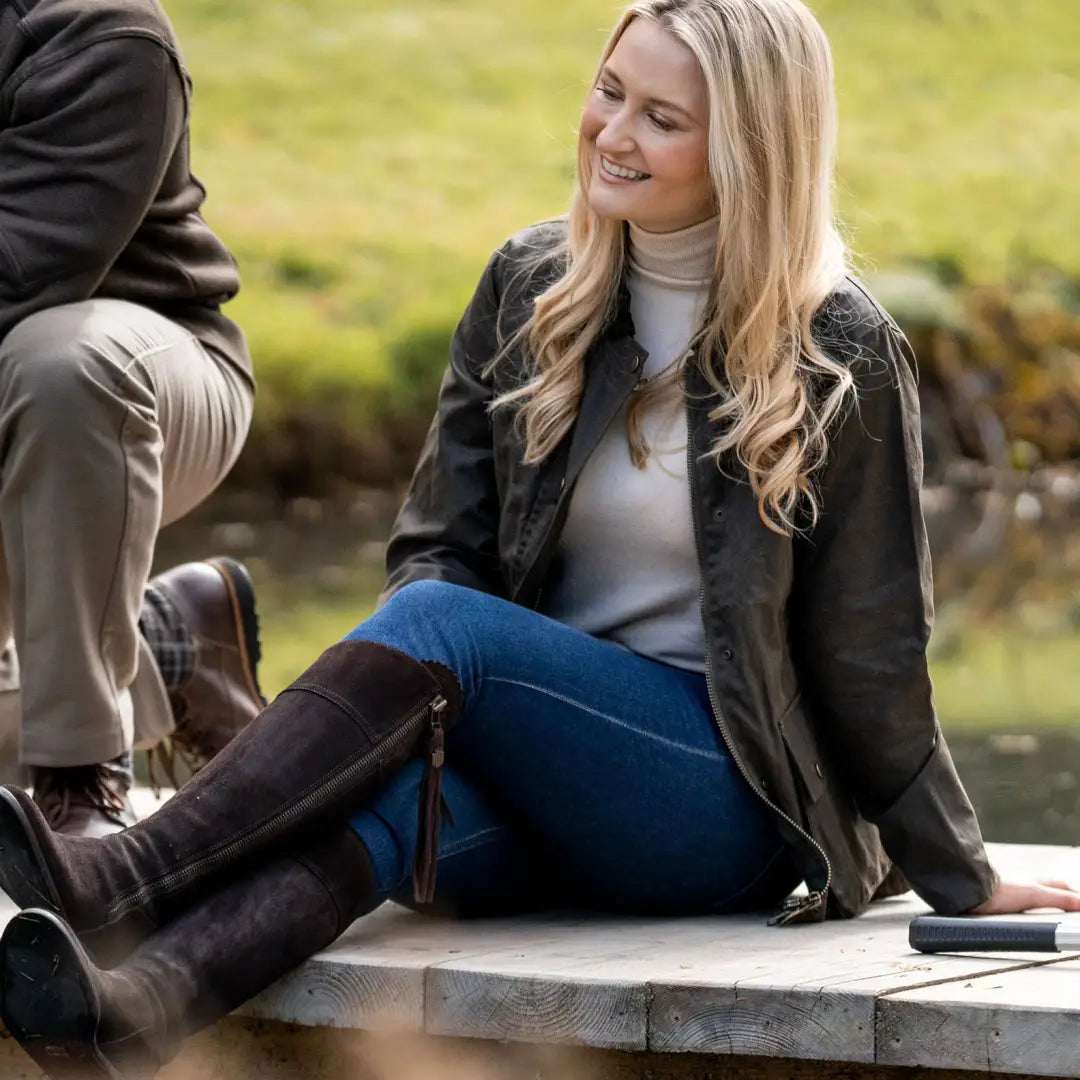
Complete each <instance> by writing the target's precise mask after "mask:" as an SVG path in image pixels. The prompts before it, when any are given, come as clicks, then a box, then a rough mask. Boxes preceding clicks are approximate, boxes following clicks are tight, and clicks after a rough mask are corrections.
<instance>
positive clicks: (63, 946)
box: [0, 826, 376, 1080]
mask: <svg viewBox="0 0 1080 1080" xmlns="http://www.w3.org/2000/svg"><path fill="white" fill-rule="evenodd" d="M375 904H376V895H375V887H374V879H373V875H372V870H371V862H370V859H369V858H368V854H367V850H366V848H365V847H364V845H363V844H362V843H361V841H360V839H359V837H357V836H356V834H355V833H354V832H353V831H352V830H351V829H350V828H349V827H348V826H337V827H336V828H335V829H334V831H333V833H332V834H331V835H330V836H329V837H327V838H325V839H323V840H321V841H320V842H319V843H318V844H316V845H314V846H312V848H311V849H310V850H308V851H305V852H298V853H297V854H295V855H292V856H278V857H277V858H276V859H274V861H273V862H271V863H268V864H266V865H264V866H262V867H261V868H259V869H256V870H254V872H253V873H252V874H251V876H250V877H246V878H240V879H236V880H233V881H231V882H229V883H227V884H225V885H224V886H223V887H222V888H221V889H220V890H219V891H217V892H214V893H211V894H209V895H207V896H205V897H204V898H203V899H202V900H200V901H198V902H197V903H195V904H193V905H192V906H190V907H188V908H187V909H186V910H185V911H184V912H183V913H182V914H180V915H178V916H177V917H176V918H175V919H174V920H173V921H172V922H170V923H169V924H168V925H166V926H165V927H163V928H162V929H160V930H158V931H157V932H156V933H154V934H152V935H151V936H150V937H148V938H147V939H146V940H144V941H143V943H142V944H141V945H140V946H139V947H138V948H137V949H136V950H135V951H134V952H133V953H132V954H131V955H130V956H129V957H128V958H127V960H126V961H125V962H124V963H123V964H122V965H120V966H119V967H117V968H114V969H113V970H111V971H106V970H102V969H101V968H98V967H96V966H95V964H94V962H93V961H92V960H91V958H90V956H89V954H88V953H87V952H86V950H85V949H84V948H83V946H82V944H81V942H80V941H79V939H78V937H77V936H76V934H75V933H74V932H73V931H72V930H71V928H70V927H69V926H68V925H67V924H66V923H65V922H64V921H63V920H62V919H60V918H59V916H57V915H54V914H53V913H51V912H47V911H41V910H38V909H31V910H29V911H24V912H22V913H21V914H19V915H17V916H16V917H15V918H14V919H13V920H12V921H11V922H10V923H9V924H8V926H7V929H6V930H5V931H4V934H3V937H2V938H0V1014H2V1015H3V1019H4V1023H5V1024H6V1026H7V1029H8V1031H9V1032H10V1033H11V1034H12V1035H13V1036H14V1037H15V1038H16V1039H17V1040H18V1042H19V1043H20V1044H21V1046H22V1047H23V1049H24V1050H26V1052H27V1053H28V1054H29V1055H30V1056H31V1057H32V1058H33V1059H34V1061H35V1063H36V1064H37V1065H38V1066H39V1067H40V1068H41V1069H42V1070H43V1071H44V1072H45V1073H46V1074H47V1075H48V1076H50V1077H52V1078H53V1080H144V1078H148V1077H151V1076H153V1075H154V1073H155V1072H156V1071H157V1070H158V1069H159V1068H160V1067H161V1066H162V1065H164V1064H165V1063H166V1062H167V1061H169V1060H171V1059H172V1058H173V1057H174V1056H175V1055H176V1054H177V1053H178V1052H179V1049H180V1046H181V1044H182V1042H183V1040H184V1039H185V1038H186V1037H187V1036H188V1035H191V1034H193V1033H194V1032H196V1031H198V1030H199V1029H201V1028H203V1027H206V1026H207V1025H209V1024H212V1023H213V1022H214V1021H215V1020H217V1019H219V1018H220V1017H222V1016H224V1015H226V1014H227V1013H229V1012H231V1011H232V1010H233V1009H234V1008H236V1007H237V1006H238V1005H241V1004H242V1003H243V1002H245V1001H247V1000H248V998H250V997H253V996H254V995H255V994H257V993H258V992H259V991H261V990H263V989H264V988H265V987H267V986H269V985H270V984H271V983H272V982H274V981H275V980H276V979H277V978H278V977H279V976H281V975H283V974H285V973H286V972H287V971H290V970H291V969H292V968H294V967H296V965H297V964H299V963H301V962H302V961H304V960H306V959H307V958H308V957H309V956H312V955H313V954H314V953H316V952H318V951H319V950H320V949H323V948H325V947H326V946H327V945H329V944H330V943H331V942H332V941H333V940H334V939H335V938H337V937H338V935H339V934H341V932H342V931H343V930H345V929H346V927H348V925H349V924H350V923H351V922H352V921H353V920H354V919H356V918H357V917H359V916H360V915H363V914H365V913H366V912H368V911H370V910H371V909H372V908H373V907H374V906H375Z"/></svg>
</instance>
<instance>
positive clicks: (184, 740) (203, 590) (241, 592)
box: [143, 556, 266, 787]
mask: <svg viewBox="0 0 1080 1080" xmlns="http://www.w3.org/2000/svg"><path fill="white" fill-rule="evenodd" d="M146 603H147V604H150V605H154V606H157V607H160V606H162V605H166V606H167V607H168V608H169V609H170V610H169V611H168V613H167V615H166V617H165V618H164V619H162V618H161V614H163V613H158V612H155V613H154V614H157V615H158V616H159V617H158V618H156V619H153V620H147V619H146V617H145V612H144V620H143V624H144V625H143V632H144V636H147V640H148V642H149V644H150V648H151V651H152V652H154V655H155V657H156V658H157V660H158V667H159V668H160V669H161V674H162V678H163V679H164V681H165V685H166V688H167V690H168V693H169V702H170V704H171V705H172V711H173V717H174V719H175V721H176V729H175V730H174V731H173V733H172V735H171V736H170V737H169V738H168V739H167V740H164V741H163V742H162V743H160V744H159V745H158V746H155V747H154V748H153V749H152V750H151V751H150V756H149V762H150V779H151V782H152V783H153V784H155V785H156V783H157V775H156V774H157V771H158V769H160V770H161V771H162V772H163V773H164V775H165V778H166V779H168V780H169V781H170V782H171V783H172V785H173V787H179V786H180V784H181V782H182V781H183V779H185V778H186V777H185V775H184V774H187V775H191V774H193V773H196V772H198V771H199V769H201V768H203V766H205V765H206V764H207V762H209V761H210V760H211V759H212V758H213V757H214V756H215V755H216V754H218V753H220V752H221V751H222V750H223V749H224V748H225V747H226V746H227V745H228V744H229V742H231V741H232V739H233V738H234V737H235V736H236V735H237V734H238V733H239V732H240V731H242V730H243V729H244V728H245V727H246V726H247V725H248V724H249V723H251V721H252V720H254V719H255V717H256V716H257V715H258V714H259V712H260V710H261V709H262V708H263V706H265V704H266V701H265V699H264V698H263V696H262V691H261V690H260V689H259V680H258V667H259V660H260V659H261V645H260V642H259V618H258V614H257V612H256V610H255V587H254V586H253V585H252V583H251V578H250V576H249V575H248V572H247V569H246V568H245V567H244V566H243V565H242V564H241V563H238V562H237V561H236V560H235V559H229V558H226V557H224V556H221V557H217V558H213V559H206V560H205V561H203V562H190V563H184V564H182V565H181V566H176V567H173V569H171V570H166V571H165V572H164V573H163V574H159V575H158V576H157V577H155V578H153V579H152V580H151V581H150V582H149V584H148V586H147V599H146ZM170 617H171V618H170ZM174 620H176V621H178V622H179V623H181V624H182V632H181V635H180V636H181V637H182V639H183V640H182V641H180V642H177V641H173V640H168V639H166V640H158V638H159V637H161V636H163V635H162V629H164V628H160V629H159V628H158V625H157V624H158V623H159V622H162V621H164V623H165V624H166V626H169V624H170V623H171V622H172V621H174ZM151 627H152V628H153V629H154V630H156V631H157V632H156V633H152V634H149V635H148V634H147V630H148V629H150V628H151ZM169 628H170V629H172V627H171V626H169ZM174 633H175V630H174ZM178 763H182V765H183V769H182V770H181V771H180V772H179V773H178V770H177V765H178Z"/></svg>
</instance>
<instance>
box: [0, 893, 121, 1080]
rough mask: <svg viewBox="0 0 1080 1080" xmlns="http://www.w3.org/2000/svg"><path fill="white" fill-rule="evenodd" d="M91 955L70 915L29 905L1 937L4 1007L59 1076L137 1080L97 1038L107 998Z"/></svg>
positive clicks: (25, 1043)
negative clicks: (67, 921)
mask: <svg viewBox="0 0 1080 1080" xmlns="http://www.w3.org/2000/svg"><path fill="white" fill-rule="evenodd" d="M92 966H93V965H92V963H91V961H90V958H89V957H88V956H87V954H86V952H85V950H84V949H83V948H82V946H81V945H80V944H79V940H78V938H76V937H75V935H74V934H73V933H72V932H71V931H70V930H69V929H68V927H67V926H66V925H65V924H64V922H63V921H62V920H61V919H59V918H58V917H57V916H56V915H53V914H52V913H51V912H48V911H36V910H35V911H24V912H22V913H20V914H19V915H16V916H15V918H14V919H12V920H11V922H9V923H8V925H7V928H6V929H5V930H4V934H3V936H2V937H0V1014H2V1016H3V1020H4V1024H5V1025H6V1027H7V1030H8V1031H9V1032H10V1033H11V1035H12V1036H13V1037H14V1038H15V1040H16V1041H17V1042H18V1043H19V1045H20V1046H21V1047H22V1048H23V1049H24V1050H25V1051H26V1052H27V1054H29V1055H30V1057H31V1058H33V1060H34V1064H35V1065H37V1066H38V1068H39V1069H41V1071H42V1072H44V1073H45V1074H46V1076H49V1077H51V1078H52V1080H131V1074H130V1073H129V1075H128V1077H125V1076H124V1075H123V1074H121V1073H120V1072H118V1071H117V1070H116V1069H115V1068H114V1067H113V1066H112V1064H110V1062H109V1061H108V1059H107V1058H106V1057H105V1055H104V1054H103V1053H102V1052H101V1050H100V1049H99V1048H98V1046H97V1032H98V1026H99V1024H100V1021H101V1003H100V1001H99V1000H98V995H97V991H96V990H95V988H94V983H93V979H92V977H91V975H90V969H91V968H92Z"/></svg>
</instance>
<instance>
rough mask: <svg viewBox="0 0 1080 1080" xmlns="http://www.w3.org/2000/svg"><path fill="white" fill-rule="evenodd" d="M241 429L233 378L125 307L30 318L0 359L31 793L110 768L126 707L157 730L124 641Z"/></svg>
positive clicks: (139, 657) (141, 662)
mask: <svg viewBox="0 0 1080 1080" xmlns="http://www.w3.org/2000/svg"><path fill="white" fill-rule="evenodd" d="M250 415H251V392H250V388H249V387H247V386H246V384H245V383H244V382H243V380H242V377H241V376H240V375H239V374H237V373H233V372H232V371H231V369H229V367H228V365H226V364H224V363H223V362H220V361H219V360H217V359H216V358H214V357H212V356H210V354H209V353H208V352H207V351H206V350H205V349H204V348H203V347H202V346H201V345H200V344H199V343H198V342H197V341H196V340H194V339H193V338H192V336H191V335H190V334H189V333H188V332H186V331H185V330H183V329H182V328H180V327H179V326H177V325H176V324H174V323H172V322H171V321H170V320H168V319H166V318H164V317H163V316H161V315H158V314H156V313H154V312H152V311H149V310H147V309H145V308H142V307H139V306H137V305H133V304H129V303H125V302H122V301H114V300H92V301H87V302H85V303H80V304H71V305H66V306H64V307H60V308H55V309H52V310H49V311H44V312H40V313H39V314H37V315H33V316H30V317H29V318H28V319H26V320H24V322H23V323H21V324H20V325H18V326H17V327H15V329H14V330H12V331H11V332H10V333H9V334H8V335H7V336H6V337H5V339H4V341H3V343H2V345H0V445H2V446H3V454H4V457H3V463H2V464H3V484H2V486H0V536H2V539H3V545H4V551H5V553H6V561H7V575H6V577H7V585H8V586H9V588H8V590H6V591H7V593H8V596H7V597H0V601H2V600H5V599H8V600H9V601H10V603H9V604H8V603H2V602H0V623H5V622H6V623H7V625H0V633H2V632H3V631H4V630H9V631H10V632H12V633H13V636H14V640H15V644H16V650H17V652H18V656H19V667H20V675H21V713H22V758H23V761H24V762H25V763H26V764H28V765H30V766H33V767H34V769H35V773H36V776H37V779H38V780H39V781H40V782H41V783H42V786H43V788H47V787H48V786H49V784H48V782H47V781H48V779H49V777H50V775H51V774H57V773H63V771H64V770H66V769H70V768H72V767H83V766H101V765H102V764H103V763H107V762H114V763H115V762H117V761H122V760H123V757H124V755H126V754H127V753H129V752H130V749H131V747H132V745H133V742H134V740H135V725H136V718H135V716H134V707H133V698H135V699H137V700H138V701H139V703H140V705H141V712H142V713H143V716H142V718H141V720H142V726H143V727H144V734H146V733H147V732H149V733H152V734H153V735H159V734H161V733H165V732H167V731H168V730H169V729H170V727H171V713H170V709H169V703H168V699H167V696H166V693H165V688H164V687H163V685H161V679H160V676H159V675H158V673H157V671H156V667H155V665H154V664H153V663H152V662H151V660H152V658H151V655H150V653H149V651H148V650H147V649H146V648H145V647H143V649H142V652H141V654H140V637H139V634H138V631H137V624H138V620H139V616H140V610H141V607H142V602H143V589H144V586H145V585H146V581H147V577H148V575H149V570H150V562H151V558H152V555H153V549H154V541H155V538H156V535H157V531H158V529H159V527H160V526H161V525H162V524H163V523H165V522H167V521H169V520H174V519H175V518H177V517H179V516H181V515H182V514H184V513H186V512H187V510H189V509H190V508H191V507H192V506H194V505H195V504H196V503H197V502H199V501H200V500H201V499H202V498H204V497H205V496H206V494H208V493H209V492H210V491H211V490H213V488H214V487H215V486H216V484H217V483H218V482H219V481H220V479H221V478H222V477H223V476H224V475H225V473H226V472H227V471H228V468H229V467H230V465H231V464H232V462H233V461H234V460H235V457H236V455H237V454H238V453H239V450H240V448H241V446H242V444H243V439H244V436H245V435H246V431H247V426H248V423H249V421H250ZM0 588H2V587H0ZM8 620H10V621H8Z"/></svg>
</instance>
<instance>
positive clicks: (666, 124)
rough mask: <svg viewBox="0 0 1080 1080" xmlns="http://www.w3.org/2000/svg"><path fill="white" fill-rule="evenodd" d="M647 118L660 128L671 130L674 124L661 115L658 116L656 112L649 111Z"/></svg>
mask: <svg viewBox="0 0 1080 1080" xmlns="http://www.w3.org/2000/svg"><path fill="white" fill-rule="evenodd" d="M649 119H650V120H651V121H652V122H653V123H654V124H655V125H656V126H657V127H658V128H659V129H660V130H661V131H672V130H673V129H674V127H675V125H674V124H673V123H672V122H671V121H670V120H666V119H664V117H662V116H658V115H657V114H656V113H649Z"/></svg>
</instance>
